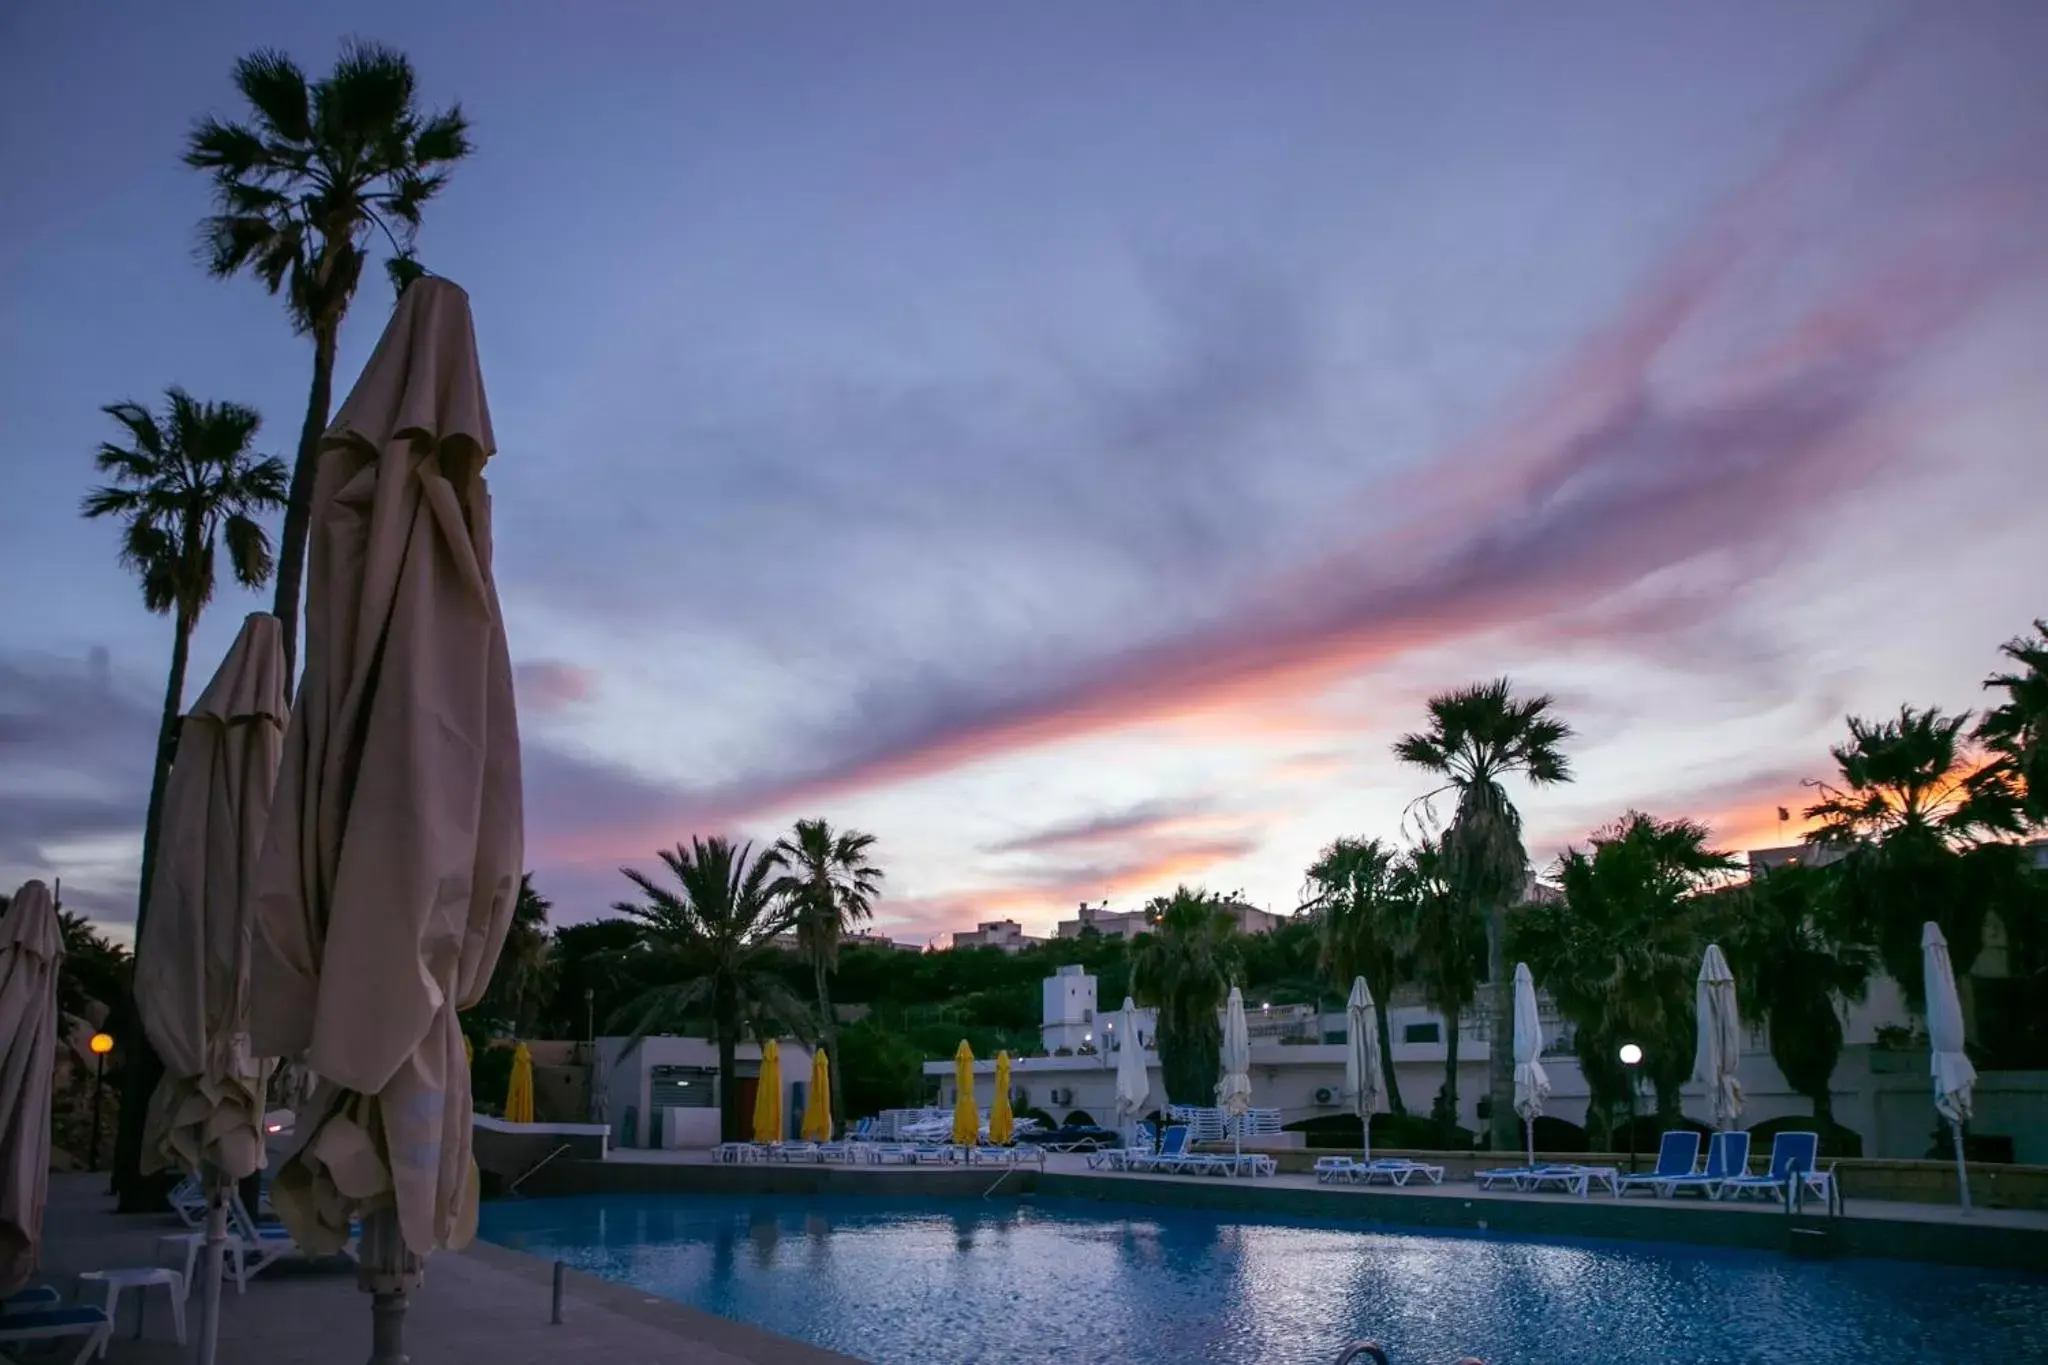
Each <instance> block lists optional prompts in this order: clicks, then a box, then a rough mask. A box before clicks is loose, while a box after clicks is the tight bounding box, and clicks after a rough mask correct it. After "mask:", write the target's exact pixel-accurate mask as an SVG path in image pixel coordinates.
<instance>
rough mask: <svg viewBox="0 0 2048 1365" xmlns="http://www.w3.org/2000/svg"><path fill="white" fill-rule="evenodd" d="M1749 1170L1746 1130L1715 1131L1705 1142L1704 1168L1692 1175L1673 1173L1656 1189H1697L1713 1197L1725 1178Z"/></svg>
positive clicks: (1669, 1191) (1670, 1191)
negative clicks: (1705, 1162)
mask: <svg viewBox="0 0 2048 1365" xmlns="http://www.w3.org/2000/svg"><path fill="white" fill-rule="evenodd" d="M1748 1173H1749V1134H1747V1133H1744V1132H1741V1131H1739V1130H1731V1131H1729V1132H1725V1133H1716V1134H1714V1136H1713V1137H1712V1138H1711V1139H1710V1140H1709V1141H1708V1142H1707V1169H1706V1170H1704V1171H1700V1172H1698V1173H1697V1174H1694V1175H1680V1176H1673V1177H1672V1178H1671V1179H1669V1180H1660V1181H1659V1182H1657V1193H1658V1194H1661V1195H1673V1194H1677V1193H1678V1192H1679V1191H1680V1190H1698V1191H1700V1192H1701V1193H1702V1194H1704V1195H1706V1196H1707V1197H1708V1198H1712V1197H1713V1194H1714V1191H1715V1189H1717V1188H1718V1187H1719V1186H1720V1185H1721V1183H1722V1182H1723V1181H1725V1180H1730V1179H1733V1178H1734V1177H1735V1176H1738V1175H1747V1174H1748Z"/></svg>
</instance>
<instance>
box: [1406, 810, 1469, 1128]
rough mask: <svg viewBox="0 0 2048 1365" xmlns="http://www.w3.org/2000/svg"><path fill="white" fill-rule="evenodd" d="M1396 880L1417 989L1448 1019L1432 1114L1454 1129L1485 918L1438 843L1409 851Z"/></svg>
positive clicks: (1422, 844) (1426, 842)
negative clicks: (1453, 878) (1449, 874)
mask: <svg viewBox="0 0 2048 1365" xmlns="http://www.w3.org/2000/svg"><path fill="white" fill-rule="evenodd" d="M1396 875H1397V876H1398V877H1399V879H1400V886H1401V890H1402V894H1403V898H1404V899H1405V900H1406V901H1407V903H1408V914H1409V916H1410V926H1411V928H1410V933H1411V943H1412V944H1413V947H1414V958H1413V966H1414V974H1415V981H1416V984H1417V985H1419V986H1421V987H1422V998H1423V1000H1424V1001H1425V1002H1426V1003H1427V1004H1428V1005H1429V1007H1430V1008H1431V1009H1433V1010H1435V1011H1436V1012H1437V1013H1438V1014H1441V1015H1442V1016H1443V1017H1444V1083H1443V1086H1442V1088H1441V1090H1440V1092H1439V1095H1438V1100H1437V1103H1435V1104H1434V1105H1432V1106H1431V1107H1430V1114H1431V1116H1432V1117H1433V1118H1435V1119H1436V1120H1437V1122H1439V1123H1442V1124H1446V1125H1449V1126H1451V1127H1456V1126H1457V1123H1458V1041H1459V1038H1460V1035H1461V1034H1462V1031H1463V1029H1464V1019H1465V1010H1466V1009H1467V1008H1468V1007H1469V1006H1470V1005H1471V1004H1472V998H1473V996H1475V995H1477V994H1478V992H1479V977H1480V973H1481V972H1482V971H1483V970H1484V969H1485V966H1486V917H1485V916H1484V915H1483V914H1481V913H1480V912H1479V910H1478V908H1477V907H1476V906H1474V905H1473V903H1472V902H1471V900H1470V899H1468V898H1467V897H1464V896H1460V895H1458V894H1457V893H1456V892H1455V891H1453V890H1452V889H1451V885H1450V883H1449V881H1448V880H1446V878H1445V876H1444V857H1443V842H1442V840H1441V839H1440V838H1438V839H1423V840H1422V841H1420V842H1419V843H1417V844H1416V845H1415V847H1413V848H1411V849H1410V850H1408V853H1407V854H1406V856H1404V857H1403V858H1402V860H1401V865H1400V867H1399V868H1398V869H1397V872H1396Z"/></svg>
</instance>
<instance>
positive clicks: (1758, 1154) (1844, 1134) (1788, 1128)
mask: <svg viewBox="0 0 2048 1365" xmlns="http://www.w3.org/2000/svg"><path fill="white" fill-rule="evenodd" d="M1780 1133H1819V1134H1820V1154H1821V1158H1822V1160H1826V1161H1840V1160H1842V1159H1844V1158H1847V1157H1859V1156H1862V1155H1863V1135H1862V1134H1861V1133H1858V1132H1857V1131H1856V1130H1855V1129H1853V1128H1844V1127H1843V1126H1842V1125H1841V1124H1839V1123H1838V1124H1836V1125H1835V1126H1834V1127H1832V1128H1829V1129H1826V1130H1823V1129H1822V1128H1821V1126H1820V1124H1818V1123H1816V1122H1815V1121H1814V1118H1813V1115H1811V1114H1787V1115H1785V1116H1784V1117H1782V1118H1775V1119H1766V1120H1764V1121H1763V1122H1762V1123H1759V1124H1756V1125H1754V1126H1752V1127H1751V1128H1750V1130H1749V1160H1750V1165H1751V1166H1754V1167H1758V1168H1761V1166H1762V1164H1763V1162H1764V1160H1765V1159H1767V1158H1768V1157H1769V1156H1770V1154H1771V1143H1772V1142H1773V1141H1774V1140H1775V1139H1776V1138H1777V1136H1778V1134H1780ZM1953 1150H1954V1149H1952V1148H1951V1149H1950V1152H1951V1155H1953Z"/></svg>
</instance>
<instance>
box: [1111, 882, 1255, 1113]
mask: <svg viewBox="0 0 2048 1365" xmlns="http://www.w3.org/2000/svg"><path fill="white" fill-rule="evenodd" d="M1223 907H1224V900H1223V898H1222V897H1221V896H1218V895H1215V894H1213V893H1211V892H1208V891H1197V890H1190V889H1189V888H1187V887H1185V886H1178V887H1175V888H1174V891H1173V894H1172V895H1171V896H1160V897H1157V898H1155V899H1154V900H1153V901H1152V902H1151V903H1150V904H1149V905H1147V906H1146V913H1147V916H1148V917H1149V918H1150V919H1151V921H1152V929H1151V932H1149V933H1146V934H1142V935H1140V936H1139V938H1138V941H1137V944H1136V946H1135V947H1134V948H1133V949H1132V952H1131V984H1132V986H1133V988H1134V990H1135V992H1136V994H1137V996H1138V999H1139V1000H1140V1001H1141V1002H1142V1003H1144V1004H1148V1005H1152V1006H1154V1007H1155V1008H1156V1009H1157V1010H1158V1011H1159V1022H1158V1027H1157V1030H1156V1037H1157V1042H1158V1044H1159V1070H1160V1072H1161V1074H1162V1077H1163V1079H1164V1080H1165V1082H1166V1093H1167V1095H1168V1097H1169V1098H1170V1099H1171V1101H1172V1102H1173V1103H1174V1104H1208V1103H1212V1102H1213V1101H1214V1099H1215V1095H1216V1074H1217V1061H1218V1058H1219V1057H1220V1056H1221V1054H1222V1051H1223V1026H1222V1023H1221V1022H1220V1021H1219V1020H1218V1018H1217V1016H1216V1012H1217V1011H1218V1010H1220V1009H1222V1008H1223V1001H1224V998H1225V997H1226V996H1228V995H1229V994H1230V970H1231V967H1232V965H1233V964H1234V962H1235V949H1234V945H1233V944H1232V942H1231V939H1232V937H1233V936H1234V935H1235V933H1236V928H1237V926H1236V924H1235V922H1234V921H1233V920H1232V919H1231V918H1230V912H1229V911H1227V910H1225V909H1224V908H1223Z"/></svg>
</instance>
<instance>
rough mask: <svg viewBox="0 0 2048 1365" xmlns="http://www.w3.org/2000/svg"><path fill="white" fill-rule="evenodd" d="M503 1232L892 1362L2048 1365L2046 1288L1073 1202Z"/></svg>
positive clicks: (607, 1206) (2045, 1282) (543, 1211)
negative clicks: (1370, 1352) (1352, 1350)
mask: <svg viewBox="0 0 2048 1365" xmlns="http://www.w3.org/2000/svg"><path fill="white" fill-rule="evenodd" d="M482 1233H483V1236H484V1237H486V1238H487V1239H489V1240H491V1241H494V1242H498V1243H501V1244H503V1245H505V1246H510V1247H514V1248H517V1249H519V1250H522V1251H526V1252H529V1253H531V1254H533V1255H536V1256H540V1257H543V1258H545V1259H548V1260H562V1261H566V1262H568V1263H569V1265H570V1266H572V1267H574V1268H576V1269H578V1270H583V1271H587V1272H589V1273H591V1274H593V1275H598V1276H601V1277H603V1278H605V1279H609V1280H615V1281H618V1282H620V1283H623V1284H629V1285H633V1286H635V1287H637V1288H639V1289H641V1290H644V1291H645V1292H647V1293H650V1294H655V1295H660V1296H663V1297H666V1298H670V1299H674V1300H677V1301H678V1302H681V1303H686V1304H691V1305H694V1306H696V1307H698V1308H702V1309H706V1310H708V1311H710V1312H713V1313H719V1314H723V1315H724V1316H726V1317H729V1318H736V1319H739V1320H741V1321H744V1322H750V1323H754V1324H756V1325H757V1326H761V1327H765V1328H767V1329H769V1330H770V1331H774V1332H780V1333H782V1334H784V1335H786V1336H792V1337H797V1338H800V1339H802V1340H804V1341H808V1342H812V1343H814V1344H816V1345H819V1346H825V1347H829V1348H831V1349H833V1350H837V1351H842V1352H845V1353H846V1354H848V1355H854V1356H859V1357H862V1358H863V1359H866V1360H870V1361H875V1362H878V1363H879V1365H973V1363H974V1362H1002V1365H1018V1363H1020V1362H1027V1361H1028V1362H1036V1361H1048V1362H1050V1361H1057V1362H1062V1363H1063V1365H1075V1363H1078V1362H1121V1361H1134V1362H1135V1361H1159V1362H1176V1363H1177V1362H1195V1361H1201V1362H1217V1365H1224V1363H1225V1362H1227V1363H1228V1365H1247V1363H1248V1362H1280V1363H1282V1365H1293V1363H1294V1362H1301V1363H1302V1365H1325V1362H1328V1361H1331V1360H1333V1359H1334V1358H1335V1357H1336V1354H1337V1352H1338V1350H1339V1349H1341V1348H1342V1346H1343V1345H1344V1344H1345V1343H1347V1342H1349V1341H1351V1340H1354V1339H1355V1338H1358V1337H1361V1336H1370V1337H1375V1338H1378V1339H1379V1340H1380V1341H1381V1342H1382V1343H1383V1344H1385V1345H1386V1346H1387V1347H1388V1348H1389V1350H1390V1353H1391V1354H1392V1357H1393V1359H1394V1361H1395V1362H1396V1365H1442V1362H1447V1361H1450V1360H1453V1359H1455V1358H1457V1357H1458V1356H1459V1355H1460V1354H1465V1353H1469V1354H1473V1355H1477V1356H1479V1357H1481V1358H1482V1359H1484V1360H1486V1361H1488V1362H1489V1365H1507V1363H1508V1362H1516V1361H1521V1362H1529V1363H1530V1365H1622V1362H1631V1363H1632V1362H1667V1361H1669V1362H1685V1363H1686V1365H1733V1363H1734V1362H1752V1361H1753V1362H1766V1361H1767V1362H1772V1365H1837V1362H1839V1363H1840V1365H1851V1362H1853V1363H1854V1365H1873V1363H1874V1362H1879V1361H1886V1362H1888V1361H1902V1360H1926V1361H1971V1362H1978V1361H1981V1362H1987V1363H1988V1362H2005V1361H2034V1360H2048V1279H2044V1278H2038V1277H2030V1276H2024V1275H2019V1274H2000V1273H1996V1272H1986V1271H1978V1270H1963V1269H1959V1268H1955V1267H1948V1266H1928V1265H1915V1264H1908V1263H1905V1262H1894V1261H1835V1262H1808V1261H1794V1260H1791V1259H1788V1258H1786V1257H1783V1256H1779V1255H1775V1254H1766V1253H1756V1252H1730V1251H1719V1250H1703V1249H1698V1248H1689V1247H1679V1246H1669V1245H1662V1244H1648V1243H1619V1242H1601V1243H1541V1242H1532V1241H1525V1240H1515V1239H1508V1238H1501V1237H1489V1236H1479V1235H1474V1236H1426V1237H1425V1236H1413V1235H1407V1234H1397V1233H1388V1232H1379V1231H1365V1230H1361V1229H1358V1228H1357V1227H1355V1226H1347V1225H1344V1224H1339V1223H1334V1222H1330V1223H1318V1222H1309V1221H1302V1220H1279V1221H1275V1220H1271V1219H1266V1218H1260V1219H1259V1220H1258V1221H1247V1220H1246V1219H1245V1218H1244V1217H1243V1216H1242V1215H1234V1214H1233V1215H1226V1214H1217V1213H1210V1212H1204V1211H1201V1210H1193V1209H1185V1210H1183V1209H1158V1208H1154V1207H1150V1206H1145V1207H1138V1206H1125V1205H1114V1204H1097V1203H1084V1202H1076V1201H1062V1200H1033V1199H1026V1200H1021V1201H1017V1200H1011V1201H1000V1200H986V1201H984V1200H938V1199H934V1200H914V1201H901V1200H890V1201H883V1200H880V1199H863V1198H848V1197H840V1198H820V1199H789V1198H748V1197H734V1196H669V1195H660V1196H644V1195H634V1196H617V1195H608V1196H602V1197H586V1198H575V1199H546V1200H517V1201H501V1202H497V1203H493V1204H489V1205H487V1206H485V1208H484V1211H483V1227H482Z"/></svg>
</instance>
